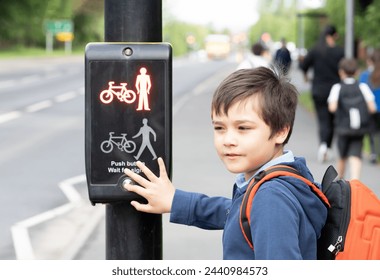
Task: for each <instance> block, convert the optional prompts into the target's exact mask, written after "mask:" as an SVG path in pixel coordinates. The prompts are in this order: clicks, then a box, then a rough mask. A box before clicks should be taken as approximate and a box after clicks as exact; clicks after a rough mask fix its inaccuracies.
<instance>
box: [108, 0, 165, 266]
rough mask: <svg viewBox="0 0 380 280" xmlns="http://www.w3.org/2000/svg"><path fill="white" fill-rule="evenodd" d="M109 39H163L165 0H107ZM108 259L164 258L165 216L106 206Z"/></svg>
mask: <svg viewBox="0 0 380 280" xmlns="http://www.w3.org/2000/svg"><path fill="white" fill-rule="evenodd" d="M104 18H105V20H104V21H105V29H104V30H105V41H106V42H161V41H162V1H161V0H154V1H152V0H104ZM106 259H108V260H160V259H162V216H161V215H152V214H146V213H140V212H138V211H136V210H135V209H134V208H133V207H132V206H131V205H130V203H129V202H120V203H111V204H108V205H107V206H106Z"/></svg>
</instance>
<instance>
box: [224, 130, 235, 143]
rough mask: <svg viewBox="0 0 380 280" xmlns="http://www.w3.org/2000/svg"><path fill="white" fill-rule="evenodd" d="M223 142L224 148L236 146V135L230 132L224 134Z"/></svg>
mask: <svg viewBox="0 0 380 280" xmlns="http://www.w3.org/2000/svg"><path fill="white" fill-rule="evenodd" d="M223 140H224V145H225V146H236V144H237V140H236V135H235V134H234V133H231V132H229V133H226V134H225V135H224V139H223Z"/></svg>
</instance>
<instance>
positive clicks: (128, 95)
mask: <svg viewBox="0 0 380 280" xmlns="http://www.w3.org/2000/svg"><path fill="white" fill-rule="evenodd" d="M114 84H115V82H113V81H111V82H108V89H105V90H103V91H102V92H101V93H100V100H101V101H102V102H103V103H104V104H109V103H111V102H112V100H113V98H114V96H116V97H117V98H118V99H119V100H120V101H121V102H125V103H128V104H130V103H133V102H134V101H135V100H136V93H135V92H134V91H133V90H131V89H127V83H120V85H118V86H116V85H114Z"/></svg>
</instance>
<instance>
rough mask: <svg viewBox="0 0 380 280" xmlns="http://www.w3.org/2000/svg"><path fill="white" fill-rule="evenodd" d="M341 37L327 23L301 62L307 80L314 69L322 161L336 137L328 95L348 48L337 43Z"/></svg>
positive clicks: (314, 92) (319, 155) (314, 97)
mask: <svg viewBox="0 0 380 280" xmlns="http://www.w3.org/2000/svg"><path fill="white" fill-rule="evenodd" d="M337 38H338V33H337V30H336V28H335V27H334V26H332V25H328V26H326V28H325V30H324V31H323V33H322V34H321V37H320V40H319V42H318V43H317V44H316V45H315V46H314V47H313V48H311V49H310V50H309V51H308V53H307V55H306V56H305V57H304V58H303V59H302V60H301V61H300V68H301V70H302V71H303V72H304V74H305V79H306V80H308V79H307V72H308V70H309V69H311V68H312V69H313V80H312V86H311V93H312V97H313V102H314V108H315V112H316V114H317V120H318V135H319V145H320V146H319V149H318V161H319V162H325V161H327V160H328V159H329V153H330V148H331V143H332V140H333V137H334V115H333V114H332V113H331V112H329V110H328V104H327V98H328V96H329V94H330V90H331V87H332V86H333V85H334V84H336V83H339V81H340V77H339V73H338V64H339V61H340V60H341V59H342V58H343V57H344V49H343V48H342V47H340V46H338V45H337V44H336V40H337Z"/></svg>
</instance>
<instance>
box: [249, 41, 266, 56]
mask: <svg viewBox="0 0 380 280" xmlns="http://www.w3.org/2000/svg"><path fill="white" fill-rule="evenodd" d="M251 50H252V53H253V54H254V55H259V56H260V55H262V54H263V52H264V51H265V48H264V47H263V45H262V44H261V43H255V44H253V45H252V49H251Z"/></svg>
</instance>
